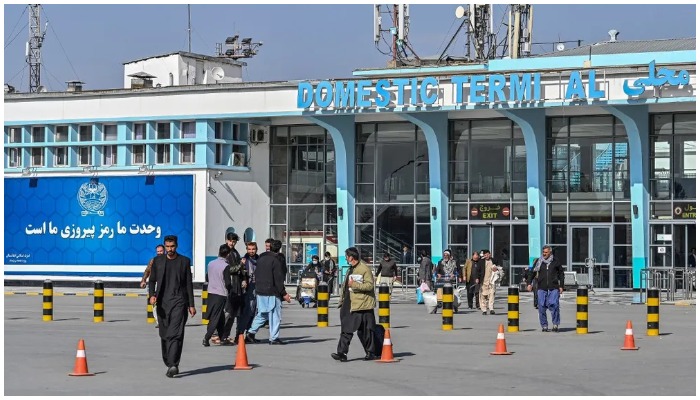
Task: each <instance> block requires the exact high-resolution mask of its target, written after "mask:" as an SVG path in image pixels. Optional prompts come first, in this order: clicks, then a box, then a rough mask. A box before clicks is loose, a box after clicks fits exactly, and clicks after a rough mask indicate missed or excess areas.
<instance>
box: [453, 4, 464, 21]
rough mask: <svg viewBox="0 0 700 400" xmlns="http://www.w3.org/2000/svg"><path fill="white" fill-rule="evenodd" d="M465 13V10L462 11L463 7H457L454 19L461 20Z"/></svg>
mask: <svg viewBox="0 0 700 400" xmlns="http://www.w3.org/2000/svg"><path fill="white" fill-rule="evenodd" d="M465 13H466V10H465V9H464V7H462V6H459V7H457V9H456V10H455V17H457V18H462V17H464V14H465Z"/></svg>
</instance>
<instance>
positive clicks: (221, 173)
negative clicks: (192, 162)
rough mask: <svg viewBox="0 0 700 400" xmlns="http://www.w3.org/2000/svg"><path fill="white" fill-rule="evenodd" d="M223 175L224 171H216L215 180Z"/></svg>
mask: <svg viewBox="0 0 700 400" xmlns="http://www.w3.org/2000/svg"><path fill="white" fill-rule="evenodd" d="M223 174H224V173H223V172H222V171H216V173H215V174H214V179H218V178H219V177H220V176H221V175H223Z"/></svg>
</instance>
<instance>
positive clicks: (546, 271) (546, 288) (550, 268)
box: [527, 246, 564, 332]
mask: <svg viewBox="0 0 700 400" xmlns="http://www.w3.org/2000/svg"><path fill="white" fill-rule="evenodd" d="M534 265H535V266H534V267H533V268H532V269H531V270H530V277H529V279H528V283H529V284H528V285H527V290H528V291H531V290H532V282H533V281H537V309H538V310H539V313H540V326H541V327H542V332H548V331H549V325H548V323H547V309H549V312H550V313H551V314H552V324H553V327H552V331H553V332H559V322H560V320H559V295H561V294H562V293H563V292H564V268H562V266H561V263H560V262H559V260H558V259H557V258H556V257H554V254H552V248H551V247H550V246H544V247H543V248H542V256H541V257H540V258H539V259H537V260H536V261H535V264H534Z"/></svg>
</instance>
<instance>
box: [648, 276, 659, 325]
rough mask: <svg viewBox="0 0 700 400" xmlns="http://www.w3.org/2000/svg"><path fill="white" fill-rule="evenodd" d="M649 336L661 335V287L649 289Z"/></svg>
mask: <svg viewBox="0 0 700 400" xmlns="http://www.w3.org/2000/svg"><path fill="white" fill-rule="evenodd" d="M647 336H659V289H653V288H652V289H649V290H648V291H647Z"/></svg>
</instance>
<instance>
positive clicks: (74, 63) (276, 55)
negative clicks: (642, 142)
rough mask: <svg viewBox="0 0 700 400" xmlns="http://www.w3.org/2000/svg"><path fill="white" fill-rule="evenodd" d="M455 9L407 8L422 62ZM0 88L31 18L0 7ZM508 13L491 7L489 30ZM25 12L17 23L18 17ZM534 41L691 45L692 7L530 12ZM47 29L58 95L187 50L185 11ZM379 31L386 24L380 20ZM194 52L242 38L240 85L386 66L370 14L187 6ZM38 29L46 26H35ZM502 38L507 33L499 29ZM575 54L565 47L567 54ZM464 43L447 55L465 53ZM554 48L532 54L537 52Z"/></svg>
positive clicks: (20, 7) (15, 73)
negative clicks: (611, 37)
mask: <svg viewBox="0 0 700 400" xmlns="http://www.w3.org/2000/svg"><path fill="white" fill-rule="evenodd" d="M457 5H458V4H449V5H444V4H442V5H411V25H410V35H409V39H410V41H411V44H412V47H413V48H414V49H415V50H416V52H417V53H418V55H419V56H424V57H425V56H434V55H437V54H439V53H440V52H441V51H442V49H443V47H444V46H445V45H446V44H447V41H448V40H449V38H450V37H451V35H452V34H453V33H454V31H455V30H456V28H457V26H458V21H457V20H456V19H455V15H454V10H455V8H456V7H457ZM3 8H4V32H5V33H4V35H5V52H4V58H5V72H4V82H5V83H9V84H11V85H13V86H15V87H16V88H17V89H18V90H21V91H26V90H27V89H28V79H29V78H28V73H29V69H28V68H26V61H25V42H26V41H27V38H28V27H27V24H28V20H29V17H28V9H27V6H26V5H25V4H16V5H5V6H4V7H3ZM504 9H505V7H504V6H501V5H497V6H495V14H494V15H495V16H494V21H495V22H496V23H498V22H499V21H500V20H501V16H502V15H503V11H504ZM23 13H24V14H23ZM533 14H534V29H533V39H534V40H533V41H534V42H554V41H558V40H579V39H580V40H583V43H584V44H590V43H595V42H599V41H606V40H608V34H607V32H608V31H609V30H610V29H612V28H615V29H617V30H618V31H620V35H619V37H618V40H644V39H666V38H681V37H695V36H696V33H695V28H696V6H695V5H692V4H687V5H670V4H669V5H631V4H629V5H546V4H543V5H535V6H534V13H533ZM46 20H48V21H49V28H48V29H47V33H46V39H45V41H44V46H43V49H42V57H43V63H44V67H45V68H44V70H42V84H43V85H45V86H47V87H48V88H49V90H52V91H54V90H64V88H65V83H64V82H65V81H67V80H72V79H80V80H82V81H84V82H86V85H85V89H87V90H90V89H104V88H119V87H121V86H122V84H123V77H122V74H123V67H122V63H123V62H126V61H130V60H135V59H139V58H144V57H148V56H151V55H157V54H164V53H169V52H174V51H178V50H187V6H186V5H185V4H179V5H165V4H164V5H56V4H45V5H43V13H42V25H43V23H44V22H45V21H46ZM385 22H386V19H385ZM192 27H193V33H192V51H193V52H195V53H202V54H209V55H213V54H214V51H215V44H216V43H217V42H223V41H224V39H225V38H226V37H227V36H232V35H233V34H240V35H241V37H253V38H254V40H255V41H262V42H263V43H264V45H263V46H262V47H261V48H260V52H259V54H258V56H256V57H255V58H253V59H248V60H244V61H246V62H247V63H248V66H247V67H246V69H245V70H244V79H245V80H246V81H272V80H295V79H324V78H345V77H350V76H351V73H352V71H353V70H354V69H357V68H368V67H382V66H384V65H385V64H386V62H387V61H388V57H386V56H384V55H382V54H381V53H379V52H378V51H377V50H376V49H375V46H374V40H373V23H372V5H371V4H357V5H192ZM42 28H43V26H42ZM503 29H505V28H503ZM571 46H572V45H568V47H571ZM463 48H464V38H463V36H460V37H459V38H458V41H457V45H455V46H453V47H452V48H451V51H450V52H449V53H450V54H452V55H460V54H463ZM551 48H552V46H551V45H545V46H539V45H535V46H533V51H534V52H535V53H543V52H547V51H551Z"/></svg>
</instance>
